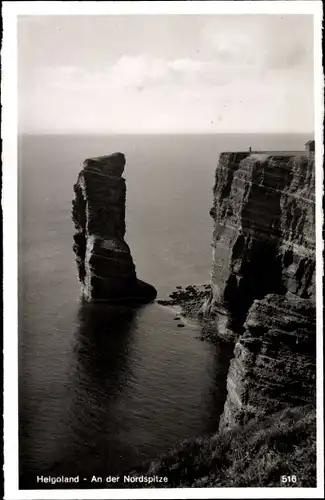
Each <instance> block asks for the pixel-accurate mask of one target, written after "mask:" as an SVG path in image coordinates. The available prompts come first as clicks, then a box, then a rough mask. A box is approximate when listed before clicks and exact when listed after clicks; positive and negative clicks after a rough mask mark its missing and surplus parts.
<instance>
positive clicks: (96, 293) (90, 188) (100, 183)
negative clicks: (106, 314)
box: [72, 153, 157, 302]
mask: <svg viewBox="0 0 325 500" xmlns="http://www.w3.org/2000/svg"><path fill="white" fill-rule="evenodd" d="M124 166H125V157H124V155H123V154H122V153H114V154H112V155H110V156H102V157H98V158H91V159H87V160H85V162H84V165H83V169H82V170H81V172H80V173H79V176H78V180H77V183H76V184H75V185H74V193H75V198H74V200H73V202H72V219H73V222H74V224H75V227H76V233H75V235H74V245H73V250H74V252H75V254H76V262H77V268H78V274H79V280H80V281H81V283H82V291H83V295H84V298H85V299H87V300H96V301H100V300H104V301H129V300H130V301H140V302H149V301H150V300H153V299H155V297H156V295H157V292H156V290H155V288H154V287H153V286H151V285H149V284H147V283H144V282H142V281H140V280H138V279H137V276H136V271H135V266H134V262H133V259H132V256H131V253H130V249H129V247H128V245H127V243H126V242H125V240H124V235H125V197H126V186H125V179H124V178H123V177H122V173H123V171H124Z"/></svg>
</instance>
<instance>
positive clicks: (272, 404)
mask: <svg viewBox="0 0 325 500" xmlns="http://www.w3.org/2000/svg"><path fill="white" fill-rule="evenodd" d="M245 327H246V330H245V333H244V334H243V335H242V336H241V337H240V338H239V340H238V342H237V343H236V345H235V349H234V357H233V359H232V360H231V362H230V368H229V371H228V377H227V399H226V402H225V406H224V412H223V415H222V417H221V419H220V428H221V429H223V428H225V427H227V428H232V427H234V426H236V425H243V424H245V423H247V422H248V421H249V420H250V419H252V418H257V417H258V418H261V417H262V416H263V415H267V414H271V413H274V412H275V411H279V410H281V409H282V410H283V409H285V408H288V407H295V406H301V405H306V404H315V402H316V338H315V337H316V318H315V306H314V304H313V302H312V301H311V300H309V299H300V298H297V297H294V296H293V295H291V294H288V295H287V296H281V295H267V296H266V297H265V298H264V299H262V300H256V301H255V302H254V304H253V306H252V307H251V308H250V310H249V313H248V317H247V320H246V322H245Z"/></svg>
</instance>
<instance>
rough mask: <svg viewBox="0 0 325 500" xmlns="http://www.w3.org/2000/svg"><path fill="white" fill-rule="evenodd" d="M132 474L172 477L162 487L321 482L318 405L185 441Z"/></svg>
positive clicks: (284, 412)
mask: <svg viewBox="0 0 325 500" xmlns="http://www.w3.org/2000/svg"><path fill="white" fill-rule="evenodd" d="M131 474H132V475H136V474H138V475H142V474H143V475H147V476H154V475H158V476H166V477H168V483H166V484H161V485H159V486H161V487H169V488H175V487H237V488H238V487H279V486H283V487H304V488H305V487H315V486H316V411H315V408H313V407H312V406H307V405H306V406H303V407H296V408H290V409H287V410H285V411H282V412H279V413H276V414H274V415H271V416H269V417H265V418H263V419H256V420H251V421H250V422H249V423H248V424H246V425H245V426H237V427H234V428H232V429H231V430H228V431H225V430H223V431H220V432H218V433H217V434H214V435H213V436H209V437H202V438H198V439H193V440H188V441H185V442H183V443H182V444H181V445H179V446H178V447H177V448H175V449H174V450H172V451H171V452H170V453H168V454H165V455H162V456H160V457H159V458H157V459H156V460H154V461H152V462H151V463H150V464H144V465H143V466H140V467H138V468H137V469H136V470H135V471H132V472H131ZM142 487H143V485H142Z"/></svg>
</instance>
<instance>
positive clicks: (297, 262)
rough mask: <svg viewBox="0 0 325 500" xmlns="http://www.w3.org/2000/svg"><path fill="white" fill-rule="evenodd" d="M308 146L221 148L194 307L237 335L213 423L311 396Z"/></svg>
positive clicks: (311, 184) (236, 420)
mask: <svg viewBox="0 0 325 500" xmlns="http://www.w3.org/2000/svg"><path fill="white" fill-rule="evenodd" d="M314 209H315V168H314V152H313V151H305V152H288V153H286V152H281V153H267V152H265V153H259V154H255V153H222V154H221V156H220V161H219V165H218V168H217V171H216V182H215V187H214V204H213V208H212V209H211V215H212V217H213V218H214V233H213V244H212V246H213V270H212V280H211V292H210V296H209V298H208V299H207V301H206V302H205V304H204V306H203V308H202V313H203V315H204V316H205V317H207V318H209V319H210V322H211V321H212V322H213V324H214V327H215V334H216V336H220V337H222V338H226V339H228V340H229V339H231V340H235V341H237V342H236V344H235V349H234V357H233V359H232V361H231V363H230V369H229V373H228V377H227V399H226V403H225V407H224V413H223V415H222V417H221V420H220V428H231V427H233V426H235V425H238V424H240V425H242V424H245V423H246V422H248V421H249V420H250V419H251V418H255V417H258V418H259V417H261V416H262V415H264V414H268V413H273V412H274V411H277V410H281V409H283V408H286V407H288V406H291V407H294V406H299V405H304V404H313V403H315V387H316V383H315V361H316V354H315V346H316V339H315V336H316V333H315V332H316V320H315V318H316V310H315V211H314Z"/></svg>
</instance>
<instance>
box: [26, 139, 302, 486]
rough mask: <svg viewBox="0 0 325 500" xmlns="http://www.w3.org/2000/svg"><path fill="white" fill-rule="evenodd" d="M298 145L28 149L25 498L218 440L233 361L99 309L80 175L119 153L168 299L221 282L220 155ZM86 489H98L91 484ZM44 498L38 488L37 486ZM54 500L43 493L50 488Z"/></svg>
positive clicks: (138, 233)
mask: <svg viewBox="0 0 325 500" xmlns="http://www.w3.org/2000/svg"><path fill="white" fill-rule="evenodd" d="M308 139H309V137H301V136H199V135H197V136H115V137H114V136H113V137H112V136H111V137H95V136H94V137H74V136H70V137H69V136H65V137H63V136H62V137H60V136H56V137H55V136H43V137H33V136H29V137H27V136H25V137H23V138H20V140H19V189H20V191H19V214H20V216H19V219H20V220H19V245H20V253H19V255H20V259H19V285H20V290H19V297H20V328H19V364H20V380H19V384H20V394H19V396H20V398H19V399H20V401H19V404H20V407H19V415H20V478H21V482H20V487H21V488H31V487H33V488H34V487H37V484H36V482H35V480H36V476H37V475H40V474H49V475H57V474H58V475H60V474H65V475H77V474H79V475H81V476H82V477H86V478H87V477H89V476H91V475H92V474H95V475H109V474H113V473H116V472H120V471H121V470H127V469H129V468H132V467H133V466H134V465H135V464H137V463H138V462H139V461H142V460H145V459H148V458H151V457H155V456H156V455H157V454H159V453H160V452H164V451H166V450H168V449H169V448H170V447H172V446H174V445H175V444H176V443H177V442H179V441H181V440H182V439H185V438H188V437H194V436H199V435H202V434H204V433H207V432H212V431H214V430H215V429H216V428H217V425H218V419H219V416H220V414H221V412H222V408H223V403H224V399H225V378H226V373H227V368H228V363H229V357H230V356H231V350H229V348H226V347H225V346H213V345H210V344H208V343H206V342H201V341H200V340H199V339H198V338H197V337H198V335H199V326H198V325H196V324H194V323H191V324H188V325H186V326H185V328H183V329H178V328H177V326H176V324H177V322H175V321H174V316H175V314H174V313H173V312H172V311H170V310H168V309H166V308H163V307H161V306H159V305H158V304H150V305H146V306H144V307H141V308H137V309H124V308H112V307H108V306H99V305H97V306H90V305H89V304H88V305H87V304H83V303H82V301H81V300H80V298H79V291H80V288H79V284H78V280H77V275H76V266H75V262H74V254H73V252H72V235H73V232H74V228H73V225H72V222H71V217H70V211H71V199H72V195H73V193H72V186H73V184H74V182H75V180H76V177H77V174H78V172H79V170H80V167H81V164H82V161H83V160H84V159H85V158H86V157H89V156H92V155H95V156H97V155H101V154H109V153H111V152H114V151H121V152H123V153H124V154H125V155H126V158H127V165H126V169H125V174H124V175H125V178H126V180H127V220H126V223H127V234H126V239H127V241H128V243H129V245H130V247H131V251H132V255H133V258H134V260H135V263H136V267H137V273H138V276H139V278H141V279H143V280H145V281H148V282H149V283H152V284H153V285H155V286H156V288H157V289H158V295H159V297H161V298H163V297H165V296H166V295H167V294H168V293H169V292H170V291H171V290H172V289H173V288H174V287H175V286H176V285H177V284H181V285H186V284H189V283H203V282H208V281H209V280H210V267H211V249H210V241H211V235H212V219H211V218H210V216H209V209H210V207H211V206H212V187H213V183H214V172H215V167H216V164H217V159H218V154H219V152H220V151H222V150H240V149H242V150H243V149H244V150H246V149H248V147H249V146H252V147H253V149H257V148H260V149H291V150H294V149H301V148H303V144H304V141H305V140H308ZM83 486H84V487H91V486H90V485H89V483H87V481H86V482H85V483H84V485H83ZM38 487H40V486H38ZM43 487H44V486H43Z"/></svg>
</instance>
